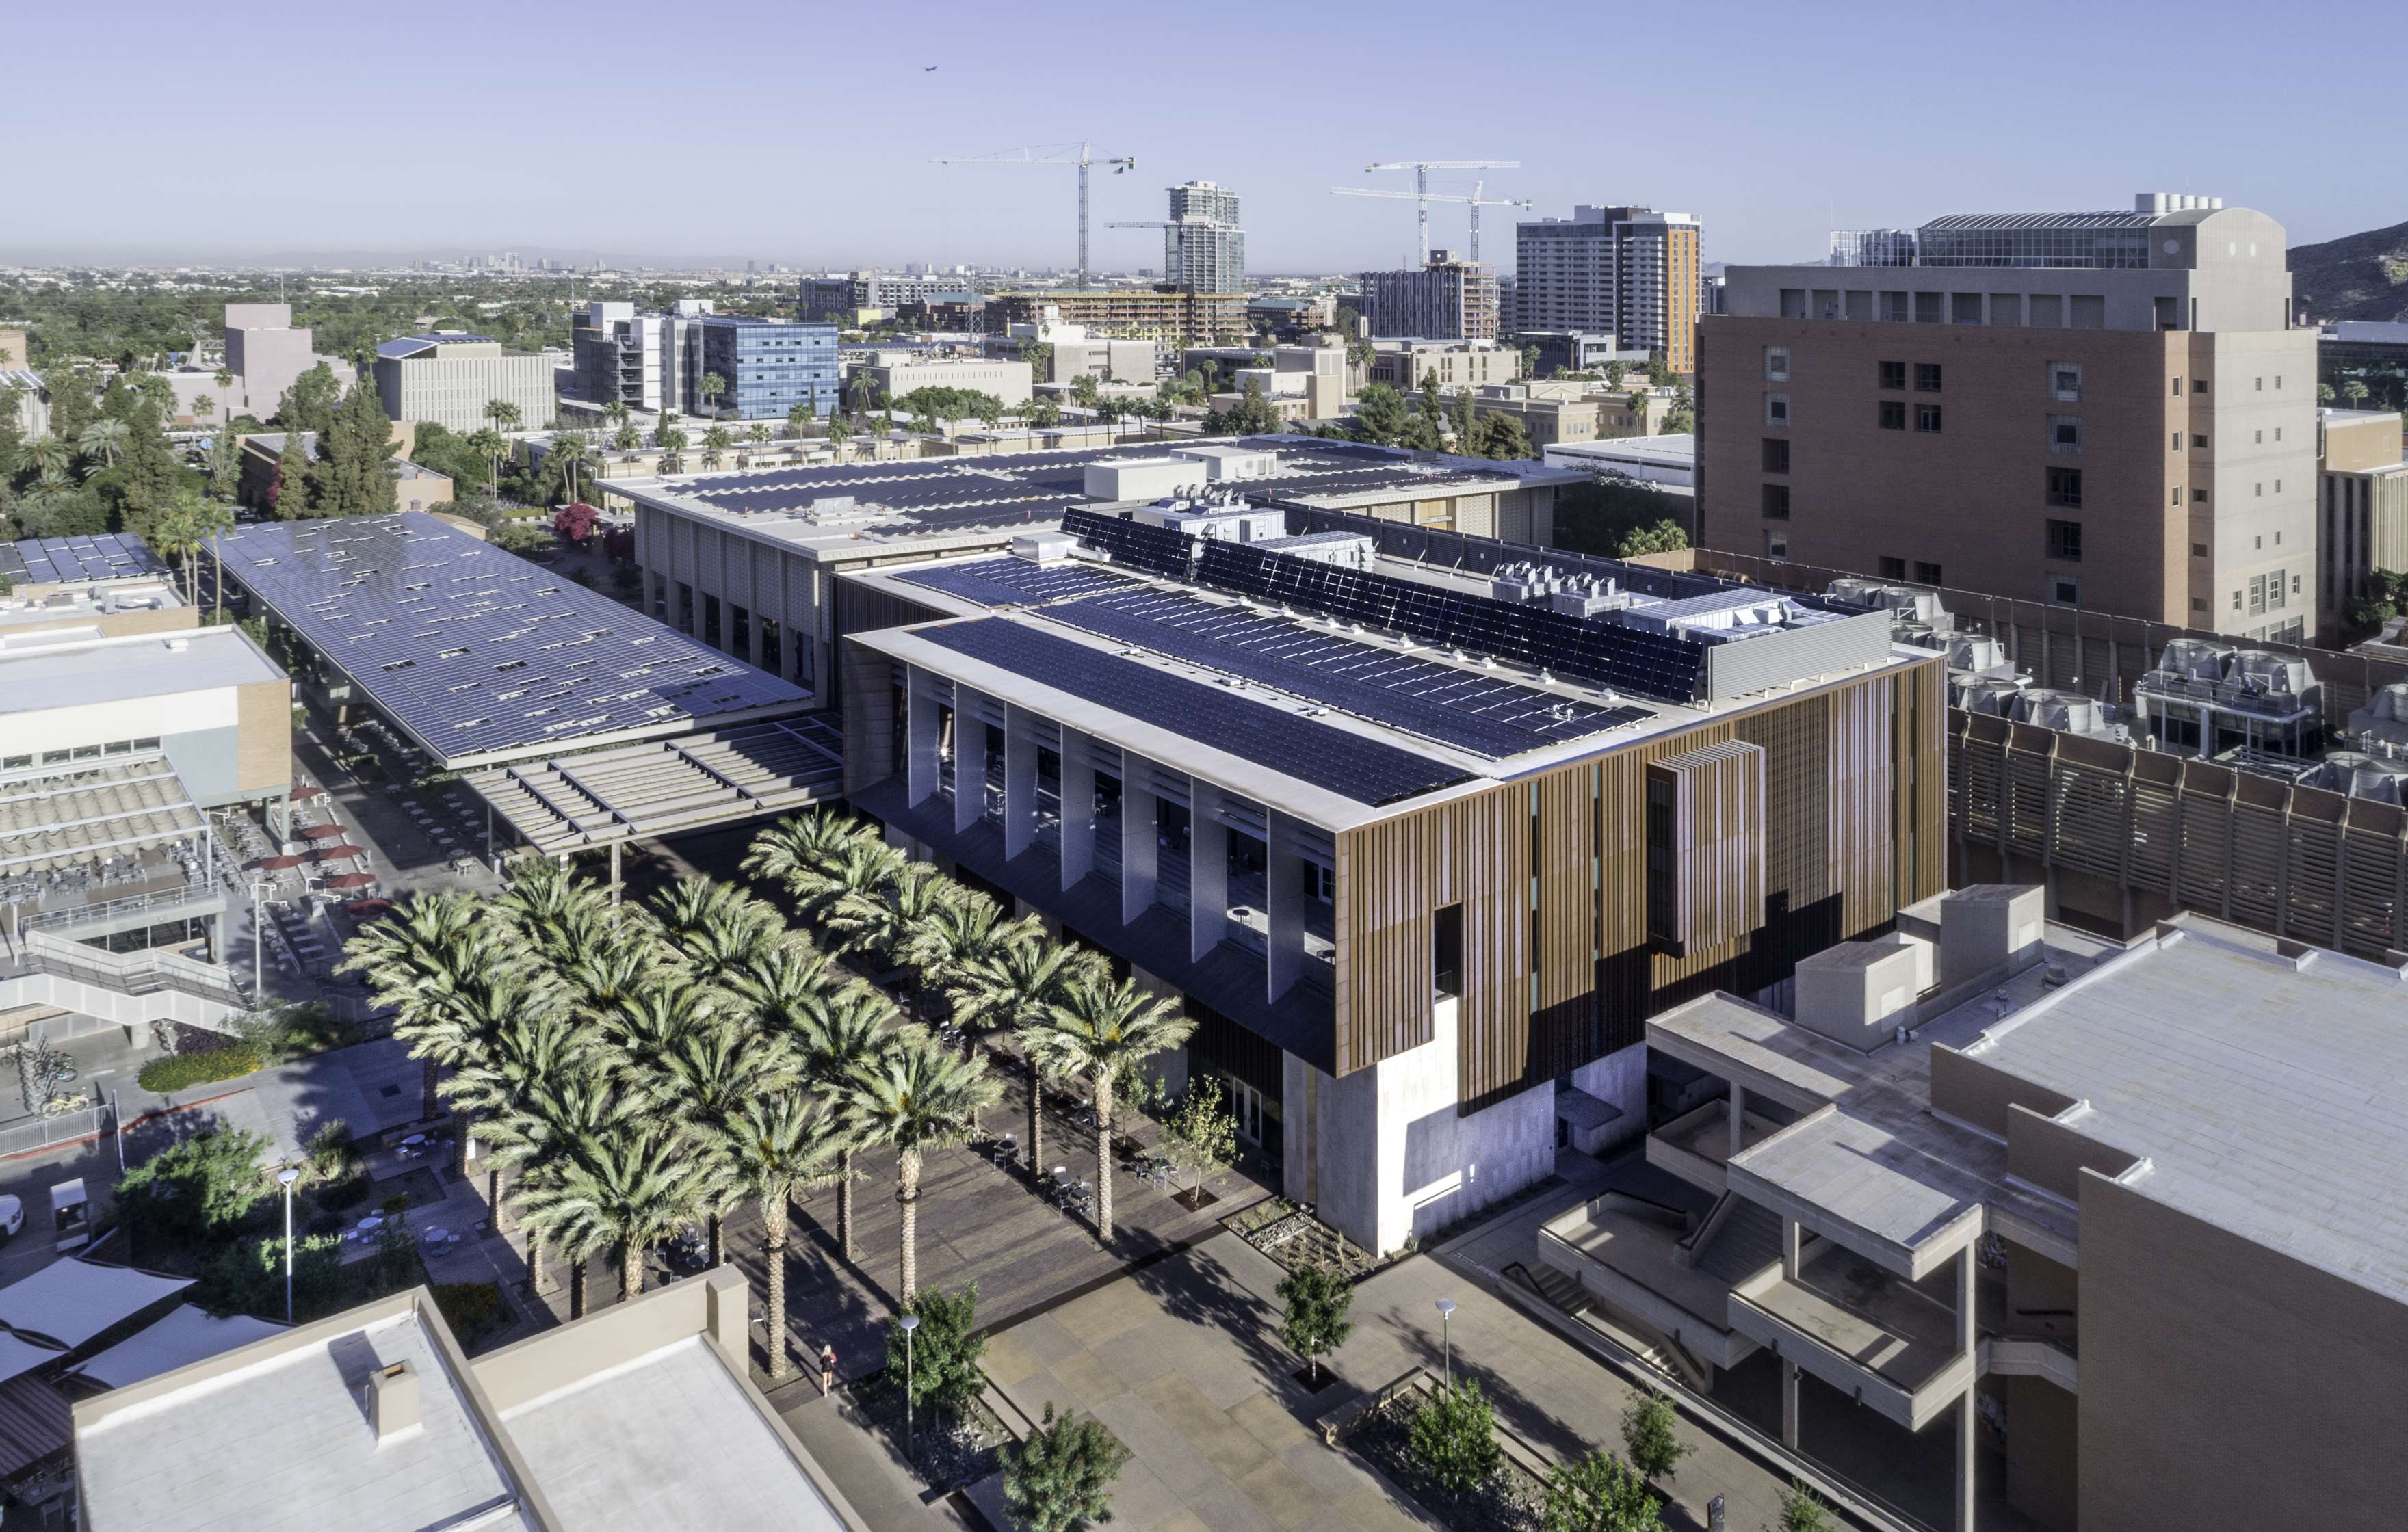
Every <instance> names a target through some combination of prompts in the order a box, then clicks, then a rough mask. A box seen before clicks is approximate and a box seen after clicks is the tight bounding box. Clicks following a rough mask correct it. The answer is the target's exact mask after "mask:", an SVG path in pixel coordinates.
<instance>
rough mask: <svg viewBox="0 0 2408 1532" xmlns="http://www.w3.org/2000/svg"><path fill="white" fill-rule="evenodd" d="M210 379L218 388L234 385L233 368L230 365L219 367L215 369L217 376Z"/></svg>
mask: <svg viewBox="0 0 2408 1532" xmlns="http://www.w3.org/2000/svg"><path fill="white" fill-rule="evenodd" d="M210 381H211V382H214V383H216V384H217V386H218V387H220V388H232V387H234V369H233V368H231V367H220V368H219V369H218V371H217V376H216V377H215V378H213V379H210Z"/></svg>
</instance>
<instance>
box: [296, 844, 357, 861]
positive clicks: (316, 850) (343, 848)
mask: <svg viewBox="0 0 2408 1532" xmlns="http://www.w3.org/2000/svg"><path fill="white" fill-rule="evenodd" d="M309 854H310V855H311V856H313V857H315V858H317V859H318V860H319V861H321V862H339V861H341V860H342V859H343V858H344V857H346V856H366V854H367V852H366V851H364V850H362V849H361V848H359V847H357V846H354V845H352V844H351V842H350V841H348V840H344V841H338V842H337V843H336V844H335V845H332V846H312V847H310V848H309Z"/></svg>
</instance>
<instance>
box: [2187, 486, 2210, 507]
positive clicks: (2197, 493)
mask: <svg viewBox="0 0 2408 1532" xmlns="http://www.w3.org/2000/svg"><path fill="white" fill-rule="evenodd" d="M2190 503H2191V504H2192V505H2195V506H2203V505H2205V504H2207V492H2206V491H2205V490H2193V491H2191V492H2190Z"/></svg>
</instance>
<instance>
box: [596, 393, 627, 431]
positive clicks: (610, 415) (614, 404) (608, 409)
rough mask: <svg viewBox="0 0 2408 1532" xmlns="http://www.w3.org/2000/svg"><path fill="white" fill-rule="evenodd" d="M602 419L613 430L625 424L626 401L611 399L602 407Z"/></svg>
mask: <svg viewBox="0 0 2408 1532" xmlns="http://www.w3.org/2000/svg"><path fill="white" fill-rule="evenodd" d="M602 418H603V419H604V420H606V421H609V422H610V424H611V425H612V426H613V427H614V428H615V427H617V426H622V425H624V424H626V423H627V401H626V400H624V399H613V400H611V401H610V402H609V404H607V405H604V406H603V407H602Z"/></svg>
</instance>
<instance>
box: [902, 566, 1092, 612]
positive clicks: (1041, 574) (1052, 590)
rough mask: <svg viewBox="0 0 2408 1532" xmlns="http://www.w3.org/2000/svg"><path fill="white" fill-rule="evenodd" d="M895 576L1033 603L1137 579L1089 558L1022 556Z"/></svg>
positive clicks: (981, 599)
mask: <svg viewBox="0 0 2408 1532" xmlns="http://www.w3.org/2000/svg"><path fill="white" fill-rule="evenodd" d="M899 578H901V579H903V580H909V581H910V582H911V583H912V584H914V585H925V586H927V587H928V588H929V589H930V590H933V591H942V592H944V593H945V594H948V595H957V596H960V597H961V598H962V599H963V600H965V601H975V602H977V603H978V604H979V605H981V606H982V607H1033V606H1037V605H1039V603H1041V602H1047V601H1060V600H1064V599H1066V598H1068V597H1071V596H1081V595H1094V594H1097V592H1099V591H1120V590H1126V589H1127V588H1128V587H1129V586H1131V585H1133V584H1135V583H1136V581H1134V580H1130V579H1129V578H1128V577H1127V576H1125V575H1116V574H1113V573H1112V572H1111V571H1110V570H1108V569H1098V568H1097V567H1096V566H1094V565H1092V564H1063V563H1056V564H1032V563H1030V562H1029V561H1028V560H1026V559H1021V558H1002V559H982V560H980V561H979V562H978V563H976V564H955V565H949V566H942V567H939V568H935V569H922V570H919V571H917V572H914V573H910V574H905V575H902V576H900V577H899Z"/></svg>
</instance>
